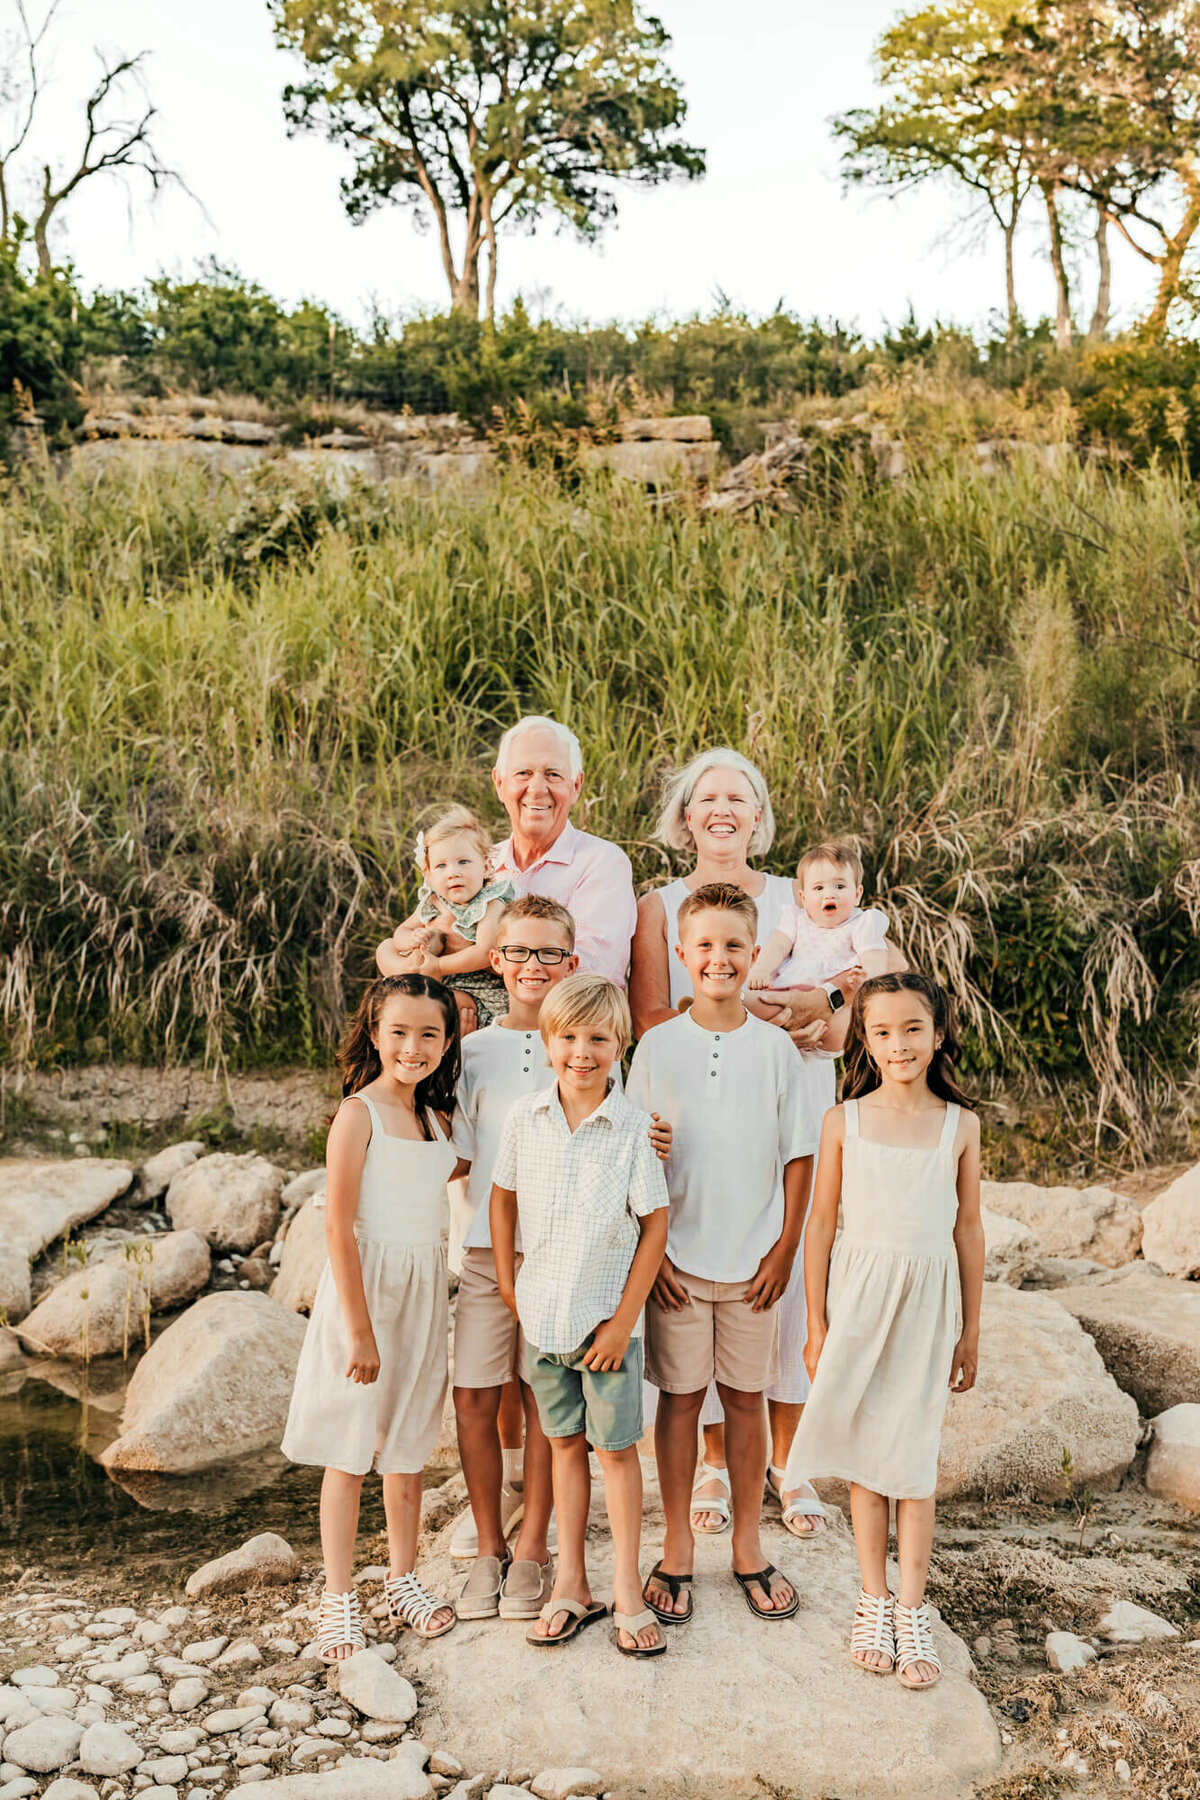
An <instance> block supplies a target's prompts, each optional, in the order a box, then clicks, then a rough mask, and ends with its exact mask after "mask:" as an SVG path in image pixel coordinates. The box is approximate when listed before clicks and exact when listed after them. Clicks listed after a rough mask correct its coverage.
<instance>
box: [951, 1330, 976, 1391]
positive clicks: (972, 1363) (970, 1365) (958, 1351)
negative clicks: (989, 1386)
mask: <svg viewBox="0 0 1200 1800" xmlns="http://www.w3.org/2000/svg"><path fill="white" fill-rule="evenodd" d="M978 1369H979V1339H978V1338H973V1337H967V1336H965V1335H964V1336H963V1337H960V1338H959V1340H958V1342H957V1344H955V1346H954V1355H953V1357H952V1358H951V1361H950V1392H951V1393H952V1394H966V1393H968V1392H969V1391H970V1390H971V1388H973V1387H974V1386H975V1376H976V1374H977V1373H978Z"/></svg>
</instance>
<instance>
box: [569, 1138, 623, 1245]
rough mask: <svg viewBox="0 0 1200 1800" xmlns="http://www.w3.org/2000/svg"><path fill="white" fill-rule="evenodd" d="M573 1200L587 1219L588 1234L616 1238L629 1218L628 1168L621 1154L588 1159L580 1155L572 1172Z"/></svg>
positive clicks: (608, 1240) (610, 1240) (612, 1240)
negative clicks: (602, 1158) (597, 1159)
mask: <svg viewBox="0 0 1200 1800" xmlns="http://www.w3.org/2000/svg"><path fill="white" fill-rule="evenodd" d="M571 1179H572V1183H573V1186H574V1190H575V1191H574V1195H573V1202H574V1205H575V1206H576V1207H577V1208H578V1209H579V1212H580V1213H581V1214H582V1216H583V1218H584V1219H585V1220H586V1221H587V1225H586V1227H585V1229H586V1230H587V1233H588V1235H589V1236H590V1237H593V1238H594V1239H596V1240H599V1241H600V1242H602V1243H615V1242H618V1241H619V1240H620V1239H621V1238H622V1237H623V1236H624V1235H625V1227H626V1221H627V1219H628V1218H629V1204H628V1200H629V1171H628V1169H627V1167H626V1159H625V1158H624V1157H615V1158H613V1159H612V1160H610V1161H605V1162H597V1161H591V1160H589V1159H588V1158H586V1157H581V1158H580V1159H579V1161H578V1162H577V1163H576V1164H575V1168H574V1171H573V1173H572V1178H571Z"/></svg>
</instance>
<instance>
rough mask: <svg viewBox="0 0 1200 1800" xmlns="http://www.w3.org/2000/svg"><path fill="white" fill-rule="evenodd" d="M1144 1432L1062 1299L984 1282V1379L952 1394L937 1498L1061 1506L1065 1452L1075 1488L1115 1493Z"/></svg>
mask: <svg viewBox="0 0 1200 1800" xmlns="http://www.w3.org/2000/svg"><path fill="white" fill-rule="evenodd" d="M1138 1430H1139V1427H1138V1409H1137V1406H1136V1404H1135V1403H1134V1401H1133V1400H1131V1399H1130V1397H1129V1395H1128V1394H1123V1393H1122V1392H1121V1391H1120V1389H1119V1388H1118V1386H1117V1384H1116V1382H1115V1381H1114V1380H1113V1378H1112V1376H1111V1375H1110V1374H1109V1373H1108V1370H1107V1369H1106V1368H1105V1366H1104V1363H1103V1362H1102V1361H1101V1358H1100V1353H1099V1351H1098V1350H1097V1349H1096V1346H1095V1345H1094V1344H1093V1343H1092V1341H1091V1339H1090V1338H1089V1337H1088V1336H1087V1335H1086V1333H1085V1332H1084V1331H1083V1330H1081V1328H1080V1327H1079V1326H1078V1325H1077V1324H1076V1323H1075V1321H1074V1320H1073V1319H1072V1318H1071V1316H1070V1314H1069V1313H1067V1312H1065V1311H1064V1309H1063V1307H1061V1306H1060V1305H1059V1304H1058V1301H1057V1297H1052V1296H1051V1295H1049V1294H1036V1293H1026V1292H1020V1291H1018V1290H1017V1289H1016V1288H1011V1287H1007V1286H1005V1285H1004V1284H1003V1283H1002V1282H985V1283H984V1289H983V1314H982V1319H981V1323H980V1331H979V1378H978V1382H977V1385H976V1386H975V1387H974V1388H973V1389H972V1391H971V1392H970V1393H969V1394H952V1395H951V1396H950V1402H949V1405H948V1406H947V1408H946V1422H945V1425H944V1427H943V1430H942V1448H941V1456H940V1458H939V1461H938V1490H937V1491H938V1493H939V1495H944V1496H947V1497H948V1496H950V1495H955V1494H980V1495H989V1494H1007V1493H1017V1494H1028V1495H1031V1496H1035V1497H1036V1498H1038V1499H1041V1500H1061V1499H1063V1498H1065V1496H1066V1492H1067V1481H1066V1476H1065V1473H1064V1469H1063V1455H1064V1452H1068V1451H1069V1452H1070V1457H1071V1465H1072V1470H1073V1476H1072V1479H1073V1480H1074V1482H1075V1484H1076V1486H1077V1487H1079V1488H1084V1487H1086V1488H1090V1489H1091V1490H1092V1492H1093V1493H1095V1492H1099V1491H1100V1490H1102V1489H1104V1488H1112V1487H1116V1486H1117V1484H1118V1483H1119V1481H1120V1480H1121V1477H1122V1476H1123V1475H1124V1473H1125V1471H1126V1470H1127V1469H1128V1467H1129V1465H1130V1463H1131V1462H1132V1461H1133V1458H1134V1453H1135V1451H1136V1450H1137V1444H1138Z"/></svg>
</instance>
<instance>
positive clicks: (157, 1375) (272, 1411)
mask: <svg viewBox="0 0 1200 1800" xmlns="http://www.w3.org/2000/svg"><path fill="white" fill-rule="evenodd" d="M304 1331H305V1324H304V1320H303V1319H301V1318H299V1317H297V1315H296V1314H295V1313H293V1312H289V1311H288V1309H287V1308H286V1307H285V1306H276V1304H275V1302H274V1301H273V1300H269V1299H268V1298H267V1296H266V1295H265V1294H255V1293H242V1292H238V1291H235V1292H231V1293H223V1294H207V1295H205V1297H204V1299H202V1300H197V1301H196V1303H195V1304H194V1305H193V1306H190V1307H189V1308H188V1310H187V1311H186V1312H185V1313H183V1314H182V1316H181V1317H180V1318H178V1319H176V1320H175V1321H174V1322H173V1323H172V1324H170V1325H168V1327H167V1329H166V1330H165V1331H164V1332H163V1334H162V1336H161V1337H160V1338H158V1339H157V1340H156V1342H155V1343H153V1344H152V1345H151V1347H150V1349H149V1350H148V1351H147V1352H146V1354H145V1356H144V1357H143V1358H142V1360H141V1362H140V1363H139V1364H138V1366H137V1369H136V1370H135V1372H134V1376H133V1379H132V1381H131V1382H130V1384H129V1391H128V1394H127V1395H126V1399H125V1412H124V1415H123V1417H122V1420H121V1436H120V1437H119V1438H117V1439H116V1441H115V1442H114V1443H112V1444H110V1445H109V1446H108V1448H107V1449H106V1450H104V1451H103V1452H102V1454H101V1458H100V1460H101V1462H103V1463H104V1465H105V1467H106V1468H110V1469H153V1470H157V1471H160V1472H162V1471H165V1472H176V1473H177V1472H179V1471H182V1470H186V1469H196V1468H202V1467H204V1466H205V1465H206V1464H211V1463H217V1462H222V1461H225V1460H227V1459H229V1458H233V1457H238V1456H245V1455H248V1454H250V1453H251V1452H253V1451H256V1450H264V1449H266V1448H268V1447H274V1446H275V1445H277V1444H278V1443H279V1440H280V1438H281V1437H282V1435H283V1427H284V1424H285V1422H286V1420H287V1411H288V1404H289V1402H290V1400H291V1395H292V1384H293V1381H294V1379H295V1374H296V1363H297V1361H298V1360H299V1356H300V1346H301V1344H302V1343H303V1342H304Z"/></svg>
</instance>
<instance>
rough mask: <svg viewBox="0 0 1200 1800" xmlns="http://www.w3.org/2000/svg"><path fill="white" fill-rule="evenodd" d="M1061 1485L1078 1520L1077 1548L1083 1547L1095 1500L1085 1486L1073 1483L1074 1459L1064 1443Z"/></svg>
mask: <svg viewBox="0 0 1200 1800" xmlns="http://www.w3.org/2000/svg"><path fill="white" fill-rule="evenodd" d="M1062 1472H1063V1486H1064V1487H1065V1489H1066V1491H1067V1499H1068V1500H1069V1501H1070V1503H1071V1505H1072V1506H1073V1507H1074V1509H1075V1517H1076V1518H1077V1519H1078V1521H1079V1548H1080V1549H1081V1550H1082V1549H1083V1537H1084V1533H1085V1532H1086V1530H1087V1522H1088V1519H1089V1517H1090V1516H1091V1513H1092V1510H1093V1508H1094V1507H1095V1504H1096V1500H1095V1496H1094V1495H1093V1494H1090V1493H1089V1492H1088V1490H1087V1488H1080V1487H1077V1486H1076V1484H1075V1459H1074V1457H1073V1456H1072V1455H1071V1452H1070V1450H1069V1448H1068V1447H1067V1446H1066V1445H1065V1444H1064V1445H1063V1453H1062Z"/></svg>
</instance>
